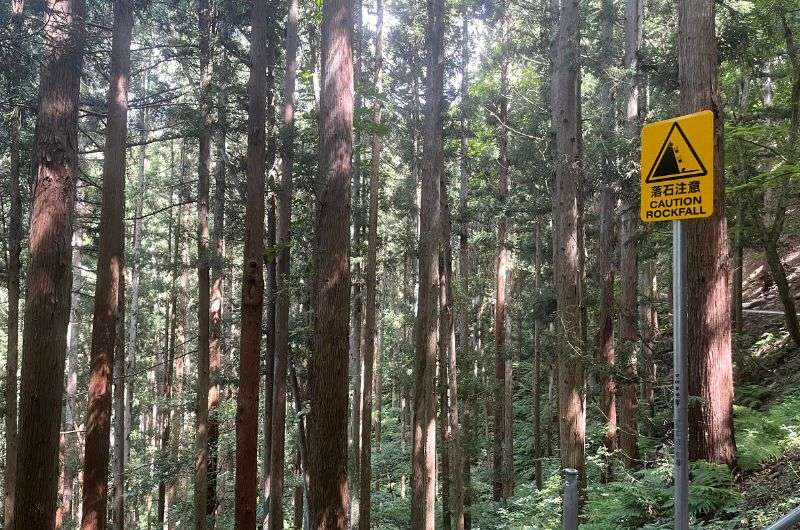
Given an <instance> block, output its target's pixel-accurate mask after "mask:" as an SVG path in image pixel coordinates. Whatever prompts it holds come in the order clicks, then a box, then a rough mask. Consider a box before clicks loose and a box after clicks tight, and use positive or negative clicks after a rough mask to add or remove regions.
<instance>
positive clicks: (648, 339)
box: [640, 261, 658, 419]
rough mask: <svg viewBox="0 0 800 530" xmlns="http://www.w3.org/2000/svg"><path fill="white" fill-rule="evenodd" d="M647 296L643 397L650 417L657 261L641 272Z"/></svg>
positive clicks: (652, 386)
mask: <svg viewBox="0 0 800 530" xmlns="http://www.w3.org/2000/svg"><path fill="white" fill-rule="evenodd" d="M640 276H641V277H642V281H641V282H640V284H641V285H642V289H643V290H644V293H645V296H644V299H643V301H642V305H641V307H642V318H641V321H642V326H643V327H644V329H643V331H642V364H643V365H644V366H643V367H642V368H643V369H642V376H641V377H642V399H643V400H644V402H645V403H646V404H647V413H648V416H649V418H651V419H652V418H653V415H654V414H655V387H656V363H655V358H654V351H655V340H656V336H657V334H658V310H657V309H656V304H657V303H658V283H657V277H656V264H655V261H650V263H648V264H647V266H645V267H643V270H642V271H641V273H640Z"/></svg>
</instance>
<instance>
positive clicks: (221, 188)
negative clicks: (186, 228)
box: [206, 3, 263, 528]
mask: <svg viewBox="0 0 800 530" xmlns="http://www.w3.org/2000/svg"><path fill="white" fill-rule="evenodd" d="M227 8H228V4H227V3H226V5H225V6H223V8H222V13H221V14H220V15H219V16H220V17H221V18H222V20H221V21H220V22H219V24H220V26H221V29H220V30H219V31H220V33H221V35H220V37H219V44H220V47H221V48H222V49H223V50H225V47H226V46H227V45H228V44H229V41H230V29H229V27H230V26H229V21H228V19H229V18H230V16H231V14H230V13H228V10H227ZM220 66H221V67H222V72H221V73H222V76H223V78H227V76H229V75H231V72H230V69H229V68H228V56H227V53H225V52H224V51H223V53H222V56H221V57H220ZM227 105H228V92H227V89H226V87H225V84H224V83H223V84H222V86H221V87H220V91H219V94H218V96H217V112H218V119H217V128H216V134H217V149H218V156H217V167H216V171H215V173H214V228H213V231H212V234H211V237H212V239H213V248H212V260H211V294H210V308H209V309H210V311H211V314H210V316H209V318H210V326H211V328H210V330H209V363H208V364H209V366H208V368H209V370H208V378H209V385H210V386H209V390H208V503H207V505H206V516H207V517H209V518H210V520H211V523H212V528H213V527H214V526H215V524H214V523H215V521H216V517H215V516H216V513H217V510H218V508H219V499H218V498H217V490H218V489H219V484H218V483H217V481H218V478H219V469H218V468H219V420H220V418H219V415H220V412H219V401H220V380H221V379H222V355H223V351H222V350H223V349H224V348H225V344H224V341H225V337H224V330H223V317H224V315H223V312H224V307H225V185H226V184H225V179H226V176H227V160H228V157H227V153H226V149H227V142H226V135H227V132H228V119H227V112H228V109H227ZM262 223H263V221H262ZM256 401H258V400H257V399H256Z"/></svg>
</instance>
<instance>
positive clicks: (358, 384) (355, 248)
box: [348, 0, 365, 529]
mask: <svg viewBox="0 0 800 530" xmlns="http://www.w3.org/2000/svg"><path fill="white" fill-rule="evenodd" d="M353 17H354V21H353V86H354V104H355V109H354V112H355V116H361V113H362V108H363V106H364V101H363V100H364V98H363V96H362V91H363V88H362V80H361V63H362V60H363V34H364V27H363V3H362V0H354V1H353ZM361 152H362V133H361V127H355V128H354V131H353V193H352V208H353V216H352V217H353V245H352V248H351V254H352V256H353V258H355V259H354V260H353V262H354V263H353V284H352V290H353V302H352V312H353V314H352V317H351V319H350V326H351V329H352V333H351V334H350V381H351V386H352V392H353V398H352V400H351V404H350V425H349V431H348V436H349V439H348V461H349V469H348V477H349V478H348V481H349V486H350V504H351V506H350V510H351V514H350V519H351V520H350V526H351V528H354V529H355V528H358V512H359V497H360V490H361V488H360V481H361V471H360V465H361V411H362V407H363V393H364V384H365V380H364V354H363V351H362V340H363V338H364V289H363V288H362V278H363V273H362V268H361V259H360V258H361V256H363V246H364V245H363V242H364V209H365V208H364V206H365V205H364V184H363V180H364V179H363V176H362V163H361V158H362V157H361Z"/></svg>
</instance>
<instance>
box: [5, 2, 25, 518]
mask: <svg viewBox="0 0 800 530" xmlns="http://www.w3.org/2000/svg"><path fill="white" fill-rule="evenodd" d="M24 7H25V3H24V0H12V2H11V24H12V27H13V35H14V36H15V38H16V39H17V41H18V42H20V41H21V39H22V36H23V31H22V30H23V26H22V24H23V22H24V18H23V17H24V15H23V10H24ZM13 104H14V109H13V110H12V116H11V149H10V151H11V154H10V158H11V160H10V164H9V175H8V179H9V196H10V199H11V209H10V211H9V219H8V277H7V280H8V283H7V287H8V328H7V329H8V335H7V336H8V339H7V340H8V344H7V350H6V351H7V353H6V387H5V401H6V410H5V417H6V418H5V420H6V460H5V476H4V480H3V491H4V499H3V521H4V522H5V525H6V527H7V528H11V529H13V528H14V489H15V487H16V481H17V370H18V369H19V294H20V292H19V285H20V259H19V255H20V242H21V240H22V198H21V196H20V156H19V155H20V129H21V128H22V102H21V101H14V102H13Z"/></svg>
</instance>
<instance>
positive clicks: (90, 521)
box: [81, 0, 133, 530]
mask: <svg viewBox="0 0 800 530" xmlns="http://www.w3.org/2000/svg"><path fill="white" fill-rule="evenodd" d="M132 31H133V6H132V5H131V4H130V2H129V1H128V0H115V1H114V31H113V35H112V40H111V82H110V86H109V90H108V118H107V124H106V145H105V152H104V157H103V193H102V208H101V211H100V238H99V242H98V247H99V250H100V252H99V256H98V258H97V281H96V283H95V295H94V318H93V319H92V347H91V361H90V362H91V374H90V377H89V403H88V405H87V412H86V445H85V453H84V459H83V515H82V518H81V528H82V530H103V529H104V528H106V521H107V520H108V517H107V515H106V513H107V511H108V463H109V457H110V455H109V449H110V443H111V392H112V380H113V373H114V348H115V347H116V343H117V319H118V318H119V315H120V307H119V301H120V299H121V298H122V296H121V295H120V291H121V290H122V289H124V285H125V281H124V278H123V264H124V245H125V222H124V220H123V217H124V215H125V169H126V154H127V150H126V148H125V143H126V142H127V138H128V83H129V80H130V69H131V34H132Z"/></svg>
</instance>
